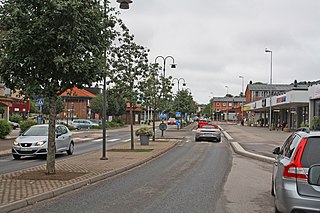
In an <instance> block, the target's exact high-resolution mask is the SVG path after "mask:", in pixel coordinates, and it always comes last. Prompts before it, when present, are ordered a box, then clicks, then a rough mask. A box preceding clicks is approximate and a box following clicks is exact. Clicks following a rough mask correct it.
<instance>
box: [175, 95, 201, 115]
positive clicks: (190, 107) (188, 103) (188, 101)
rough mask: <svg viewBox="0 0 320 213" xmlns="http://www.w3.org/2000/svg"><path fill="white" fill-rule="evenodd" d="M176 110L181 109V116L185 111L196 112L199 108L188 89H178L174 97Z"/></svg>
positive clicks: (188, 112)
mask: <svg viewBox="0 0 320 213" xmlns="http://www.w3.org/2000/svg"><path fill="white" fill-rule="evenodd" d="M174 110H175V111H176V112H178V111H180V112H181V116H183V115H184V114H185V113H187V114H191V113H194V112H195V111H196V110H197V105H196V103H195V101H194V100H193V97H192V95H191V94H190V93H189V91H188V90H186V89H182V90H180V91H178V93H177V95H176V97H175V99H174Z"/></svg>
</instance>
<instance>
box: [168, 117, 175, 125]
mask: <svg viewBox="0 0 320 213" xmlns="http://www.w3.org/2000/svg"><path fill="white" fill-rule="evenodd" d="M167 124H168V125H176V119H175V118H169V119H168V121H167Z"/></svg>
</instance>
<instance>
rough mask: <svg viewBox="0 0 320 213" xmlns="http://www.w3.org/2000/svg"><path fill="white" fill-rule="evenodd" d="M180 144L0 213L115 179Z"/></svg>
mask: <svg viewBox="0 0 320 213" xmlns="http://www.w3.org/2000/svg"><path fill="white" fill-rule="evenodd" d="M180 139H181V138H180ZM180 142H181V140H179V141H177V142H176V143H174V144H173V145H172V146H169V147H167V148H166V149H164V150H162V151H160V152H158V153H155V154H154V155H152V156H150V157H148V158H146V159H143V160H141V161H139V162H136V163H133V164H130V165H128V166H125V167H123V168H120V169H117V170H114V171H110V172H107V173H103V174H100V175H97V176H95V177H92V178H89V179H86V180H82V181H79V182H77V183H73V184H70V185H68V186H64V187H61V188H57V189H54V190H51V191H49V192H45V193H42V194H38V195H35V196H32V197H29V198H25V199H22V200H19V201H15V202H12V203H9V204H6V205H3V206H0V212H3V213H6V212H10V211H13V210H16V209H20V208H23V207H27V206H28V205H32V204H35V203H36V202H39V201H43V200H47V199H50V198H53V197H57V196H59V195H61V194H64V193H66V192H70V191H73V190H76V189H79V188H82V187H84V186H87V185H90V184H93V183H96V182H99V181H102V180H104V179H106V178H110V177H113V176H115V175H118V174H121V173H123V172H125V171H128V170H131V169H134V168H136V167H138V166H140V165H143V164H145V163H147V162H149V161H151V160H153V159H155V158H157V157H160V156H161V155H163V154H165V153H166V152H168V151H169V150H171V149H173V148H174V147H176V145H177V144H178V143H180Z"/></svg>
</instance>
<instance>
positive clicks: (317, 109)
mask: <svg viewBox="0 0 320 213" xmlns="http://www.w3.org/2000/svg"><path fill="white" fill-rule="evenodd" d="M314 115H315V116H320V99H317V100H315V101H314Z"/></svg>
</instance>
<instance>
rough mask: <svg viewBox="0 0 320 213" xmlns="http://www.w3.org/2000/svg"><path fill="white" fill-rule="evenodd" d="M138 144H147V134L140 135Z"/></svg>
mask: <svg viewBox="0 0 320 213" xmlns="http://www.w3.org/2000/svg"><path fill="white" fill-rule="evenodd" d="M140 145H149V136H148V135H140Z"/></svg>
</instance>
